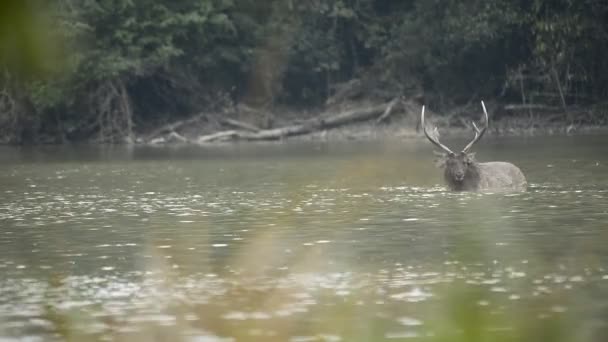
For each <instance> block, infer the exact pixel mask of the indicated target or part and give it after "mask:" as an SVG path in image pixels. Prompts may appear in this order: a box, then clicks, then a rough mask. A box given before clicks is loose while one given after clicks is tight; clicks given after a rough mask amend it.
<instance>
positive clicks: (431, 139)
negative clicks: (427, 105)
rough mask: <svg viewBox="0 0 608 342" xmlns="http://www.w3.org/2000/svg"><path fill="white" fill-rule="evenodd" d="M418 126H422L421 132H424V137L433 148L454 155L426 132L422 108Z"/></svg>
mask: <svg viewBox="0 0 608 342" xmlns="http://www.w3.org/2000/svg"><path fill="white" fill-rule="evenodd" d="M420 125H422V130H423V131H424V135H426V137H427V139H429V141H430V142H432V143H433V144H434V145H435V146H437V147H439V148H440V149H442V150H444V151H445V152H447V153H452V154H453V153H454V152H452V150H450V149H449V148H448V147H447V146H445V145H444V144H442V143H440V142H439V140H438V139H435V138H433V137H432V136H431V135H430V134H429V132H428V131H427V130H426V124H425V123H424V106H422V113H421V114H420ZM435 129H437V127H435Z"/></svg>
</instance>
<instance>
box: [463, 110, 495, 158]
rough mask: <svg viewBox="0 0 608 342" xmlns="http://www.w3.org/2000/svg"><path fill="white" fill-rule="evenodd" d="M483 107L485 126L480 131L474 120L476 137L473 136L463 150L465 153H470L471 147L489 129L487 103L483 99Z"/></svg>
mask: <svg viewBox="0 0 608 342" xmlns="http://www.w3.org/2000/svg"><path fill="white" fill-rule="evenodd" d="M481 107H482V108H483V114H484V116H485V121H486V124H485V127H484V128H483V129H482V130H481V131H480V130H479V128H477V125H476V124H475V122H473V128H474V129H475V138H473V140H471V142H470V143H469V144H468V145H467V146H465V147H464V148H463V149H462V152H464V153H468V152H469V150H470V149H471V147H473V145H475V143H476V142H478V141H479V139H481V137H483V135H484V133H485V132H486V130H487V129H488V120H489V119H488V111H487V110H486V105H485V104H484V103H483V101H481Z"/></svg>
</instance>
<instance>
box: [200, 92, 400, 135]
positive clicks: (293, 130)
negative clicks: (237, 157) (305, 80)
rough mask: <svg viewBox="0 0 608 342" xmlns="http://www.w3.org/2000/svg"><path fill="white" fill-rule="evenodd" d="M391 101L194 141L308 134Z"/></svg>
mask: <svg viewBox="0 0 608 342" xmlns="http://www.w3.org/2000/svg"><path fill="white" fill-rule="evenodd" d="M391 103H393V101H391V102H389V103H385V104H380V105H372V106H368V107H365V108H358V109H353V110H349V111H345V112H342V113H338V114H334V115H330V116H320V117H317V118H313V119H309V120H306V121H304V122H302V123H299V124H294V125H289V126H285V127H281V128H274V129H265V130H260V131H258V132H247V131H238V130H230V131H222V132H216V133H213V134H209V135H203V136H201V137H199V138H198V139H197V140H196V141H195V142H196V143H199V144H204V143H209V142H215V141H228V140H248V141H256V140H258V141H259V140H279V139H283V138H285V137H289V136H295V135H303V134H308V133H311V132H314V131H318V130H322V129H328V128H335V127H339V126H342V125H346V124H349V123H353V122H358V121H364V120H370V119H373V118H375V117H377V116H378V115H380V114H381V113H384V112H385V111H386V109H387V107H388V106H389V105H391ZM393 105H394V104H393Z"/></svg>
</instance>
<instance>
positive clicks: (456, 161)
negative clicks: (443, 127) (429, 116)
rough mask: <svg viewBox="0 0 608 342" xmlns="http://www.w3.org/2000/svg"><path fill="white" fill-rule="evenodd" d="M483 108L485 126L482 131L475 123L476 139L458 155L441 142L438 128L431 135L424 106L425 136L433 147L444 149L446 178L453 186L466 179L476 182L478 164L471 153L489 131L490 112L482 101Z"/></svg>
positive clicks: (421, 118) (421, 116)
mask: <svg viewBox="0 0 608 342" xmlns="http://www.w3.org/2000/svg"><path fill="white" fill-rule="evenodd" d="M481 106H482V108H483V113H484V116H485V125H484V127H483V128H482V129H481V130H480V129H479V128H478V127H477V125H476V124H475V122H473V130H474V131H475V137H474V138H473V140H471V142H469V143H468V144H467V145H466V146H465V147H464V148H463V149H462V151H460V152H458V153H454V152H452V150H450V149H449V148H448V147H447V146H445V145H444V144H442V143H441V142H440V141H439V137H438V131H437V127H435V128H434V130H433V133H434V134H432V135H431V134H429V132H428V130H427V127H426V124H425V123H424V106H422V114H421V115H420V121H421V125H422V129H423V131H424V135H426V137H427V138H428V139H429V141H430V142H431V143H433V145H435V146H437V147H439V148H440V149H442V150H443V151H444V152H445V154H444V160H443V163H442V165H443V166H444V168H445V178H446V180H447V181H448V182H450V183H452V184H459V183H463V182H464V181H465V180H466V179H471V180H474V178H475V177H476V176H477V164H476V161H475V154H474V153H470V152H469V151H470V150H471V148H472V147H473V145H475V143H477V142H478V141H479V140H480V139H481V137H482V136H483V135H484V133H485V132H486V130H487V129H488V112H487V111H486V106H485V104H484V103H483V101H481Z"/></svg>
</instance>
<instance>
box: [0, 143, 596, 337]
mask: <svg viewBox="0 0 608 342" xmlns="http://www.w3.org/2000/svg"><path fill="white" fill-rule="evenodd" d="M448 142H449V143H450V146H451V145H452V144H453V145H456V146H458V145H463V146H464V144H465V141H460V140H456V141H448ZM607 143H608V137H604V136H577V137H538V138H494V139H488V140H487V141H485V142H483V143H482V144H480V146H479V147H478V154H477V158H478V159H479V160H481V161H489V160H508V161H511V162H513V163H515V164H517V165H518V166H520V167H521V169H522V170H523V171H524V173H525V174H526V176H527V177H528V181H529V183H530V188H529V190H528V191H527V192H525V193H515V194H476V193H450V192H448V191H446V189H445V188H444V187H443V185H442V183H441V177H440V171H439V170H437V169H436V168H435V167H434V163H433V158H434V157H433V153H432V149H431V147H430V146H429V144H428V143H427V142H425V141H423V140H421V139H411V140H407V139H406V140H393V141H387V142H365V143H362V142H350V143H287V144H268V145H265V144H260V145H227V146H216V147H208V148H202V147H196V148H195V147H182V148H150V147H132V148H128V147H101V148H100V147H38V148H6V147H5V148H2V149H0V163H1V165H0V194H1V195H2V196H1V197H0V222H1V227H0V275H1V276H0V340H2V341H4V340H12V339H17V338H24V337H25V338H29V340H33V341H35V340H49V339H50V340H53V339H56V340H63V339H76V340H107V339H118V340H125V341H128V340H142V341H148V340H167V341H174V340H185V341H250V340H251V341H260V340H264V341H274V340H276V341H286V340H287V341H340V340H342V341H356V340H360V341H368V340H374V341H377V340H391V341H392V340H402V339H409V340H411V339H421V340H432V339H433V338H435V337H436V336H439V334H442V333H445V334H448V336H452V337H454V336H455V337H454V338H456V340H458V339H457V338H460V337H458V336H461V337H462V336H464V338H467V335H466V334H467V329H466V327H467V326H476V327H478V328H479V329H480V330H481V331H482V332H481V333H480V334H485V335H483V336H502V337H505V336H506V337H509V336H511V337H512V336H514V335H513V334H515V333H519V332H518V331H517V329H520V327H521V326H522V325H521V322H520V321H521V318H524V319H525V320H526V321H530V320H533V321H534V322H537V323H534V325H537V326H538V327H542V328H543V329H542V330H543V331H544V330H546V329H545V326H549V328H548V329H549V330H550V329H553V330H555V331H556V333H563V332H562V329H563V330H564V332H566V333H567V334H566V335H563V336H567V337H568V339H566V340H570V341H572V340H580V341H596V340H597V341H600V340H601V337H602V336H604V334H605V333H606V332H608V329H607V326H606V317H607V314H608V299H607V298H608V297H606V295H607V294H608V293H606V292H607V291H606V289H608V269H607V268H608V263H607V262H608V248H607V247H606V245H607V244H606V242H607V241H608V233H607V229H606V223H607V222H608V154H607V153H606V151H605V146H607ZM459 317H460V318H462V317H465V318H466V317H469V318H470V319H472V322H473V323H470V322H469V323H467V322H468V321H466V319H464V320H463V319H459ZM475 317H478V319H474V318H475ZM479 317H484V318H483V319H480V318H479ZM461 321H462V322H461ZM545 322H547V323H545ZM555 322H561V323H559V324H557V325H551V324H553V323H555ZM467 324H468V325H467ZM530 324H531V323H530ZM463 327H464V328H463ZM463 331H464V332H463ZM514 331H515V333H514ZM463 334H464V335H463ZM510 334H511V335H510ZM564 338H565V337H564ZM546 340H551V339H550V338H549V339H546Z"/></svg>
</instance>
